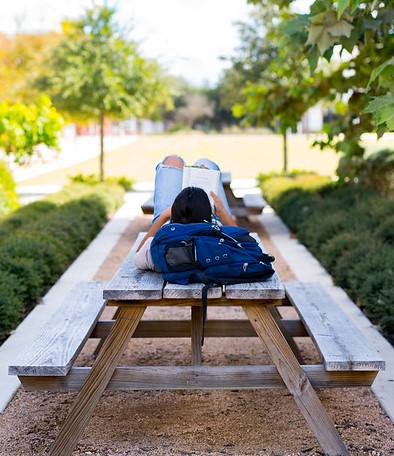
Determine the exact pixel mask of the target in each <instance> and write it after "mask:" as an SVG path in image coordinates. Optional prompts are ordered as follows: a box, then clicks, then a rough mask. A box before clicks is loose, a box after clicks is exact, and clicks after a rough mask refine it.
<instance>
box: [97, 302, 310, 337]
mask: <svg viewBox="0 0 394 456" xmlns="http://www.w3.org/2000/svg"><path fill="white" fill-rule="evenodd" d="M193 307H194V306H193ZM113 325H114V321H113V320H100V321H99V322H98V323H97V325H96V327H95V328H94V330H93V332H92V334H91V336H90V337H91V338H98V339H104V338H105V337H107V336H108V334H109V332H110V330H111V328H112V326H113ZM281 325H282V326H283V328H284V330H285V331H286V333H287V334H288V335H289V336H291V337H305V336H307V335H308V333H307V332H306V330H305V327H304V325H303V324H302V323H301V320H298V319H282V320H281ZM190 334H191V322H190V320H157V321H156V320H142V321H140V323H139V325H138V326H137V329H136V330H135V333H134V334H133V337H134V338H177V337H190ZM205 337H257V334H256V331H255V330H254V328H253V326H252V325H251V323H250V321H249V320H209V319H208V320H207V321H206V322H205Z"/></svg>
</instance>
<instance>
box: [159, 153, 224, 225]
mask: <svg viewBox="0 0 394 456" xmlns="http://www.w3.org/2000/svg"><path fill="white" fill-rule="evenodd" d="M179 158H181V157H179ZM181 160H182V161H183V163H184V164H185V162H184V160H183V159H182V158H181ZM163 161H164V160H163ZM194 165H196V166H202V165H203V166H205V167H206V168H208V169H215V170H218V171H220V168H219V166H218V165H217V164H216V163H215V162H213V161H212V160H209V159H208V158H200V159H199V160H196V161H195V163H194ZM182 174H183V169H182V168H178V167H176V166H169V165H164V164H163V162H160V163H159V164H158V165H157V166H156V176H155V189H154V193H153V205H154V212H153V220H152V223H153V222H154V221H155V220H156V219H157V217H158V216H159V215H160V214H161V213H162V212H163V211H164V210H166V209H167V208H169V207H170V206H172V203H173V202H174V200H175V198H176V196H177V195H178V193H180V192H181V190H182ZM219 196H220V198H221V199H222V201H223V204H224V207H225V208H226V209H227V211H228V213H229V214H231V210H230V206H229V205H228V201H227V198H226V194H225V193H224V188H223V184H222V183H220V185H219Z"/></svg>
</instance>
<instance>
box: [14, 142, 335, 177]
mask: <svg viewBox="0 0 394 456" xmlns="http://www.w3.org/2000/svg"><path fill="white" fill-rule="evenodd" d="M313 139H314V136H312V135H310V136H307V135H294V136H290V137H289V144H288V163H289V166H288V168H289V170H293V169H302V170H311V171H316V172H318V173H320V174H323V175H334V174H335V169H336V167H337V163H338V155H337V154H336V153H335V152H333V151H323V152H321V151H320V150H318V149H317V148H312V147H311V144H312V141H313ZM172 153H177V154H179V155H182V156H183V157H184V158H185V159H186V162H187V163H192V162H193V161H194V160H195V159H197V158H200V157H207V158H210V159H212V160H214V161H216V162H217V163H218V164H219V166H220V167H221V169H222V170H224V171H231V173H232V176H233V179H237V178H250V177H256V176H257V175H258V174H259V173H261V172H270V171H280V170H281V169H282V163H283V158H282V137H281V136H279V135H269V134H266V135H264V134H239V135H205V134H201V133H195V134H173V135H153V136H143V137H140V138H138V139H137V141H135V142H133V143H131V144H129V145H127V146H123V147H120V148H118V149H116V150H114V151H112V152H110V153H107V154H105V165H104V166H105V174H106V176H127V177H128V178H130V179H132V180H133V181H134V182H141V181H152V180H153V178H154V169H155V166H156V164H157V163H158V162H159V161H160V160H161V159H162V157H164V156H165V155H168V154H172ZM98 163H99V160H98V157H97V158H93V159H89V160H87V161H85V162H82V163H80V164H78V165H74V166H72V167H69V168H65V169H62V170H56V171H53V172H50V173H47V174H44V175H41V176H39V177H36V178H32V179H28V180H25V181H23V184H25V185H34V184H65V183H67V182H68V177H67V176H70V175H75V174H78V173H83V174H90V173H98Z"/></svg>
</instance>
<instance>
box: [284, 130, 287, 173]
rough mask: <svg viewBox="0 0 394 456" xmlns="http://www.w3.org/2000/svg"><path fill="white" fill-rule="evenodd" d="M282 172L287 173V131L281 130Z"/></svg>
mask: <svg viewBox="0 0 394 456" xmlns="http://www.w3.org/2000/svg"><path fill="white" fill-rule="evenodd" d="M283 173H287V132H286V130H285V131H284V132H283Z"/></svg>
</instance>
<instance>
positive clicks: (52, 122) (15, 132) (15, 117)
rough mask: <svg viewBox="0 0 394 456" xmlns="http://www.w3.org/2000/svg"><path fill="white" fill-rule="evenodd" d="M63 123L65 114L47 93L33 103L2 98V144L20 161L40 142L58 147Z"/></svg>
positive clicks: (7, 151)
mask: <svg viewBox="0 0 394 456" xmlns="http://www.w3.org/2000/svg"><path fill="white" fill-rule="evenodd" d="M62 127H63V119H62V117H61V116H60V114H59V113H58V112H57V111H56V109H55V108H54V107H53V106H52V105H51V101H50V99H49V98H48V97H47V96H45V95H41V96H40V97H39V99H38V101H37V102H36V103H34V104H33V103H32V104H29V105H26V104H24V103H22V102H17V103H10V102H8V101H2V102H0V148H1V149H3V150H4V151H5V153H6V154H7V155H10V156H12V157H13V159H14V161H15V162H16V163H19V164H23V163H25V162H26V161H27V160H28V158H29V157H30V156H32V155H33V154H34V153H35V151H36V149H37V146H39V145H42V144H45V145H47V146H48V147H54V148H57V147H58V134H59V132H60V130H61V128H62Z"/></svg>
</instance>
